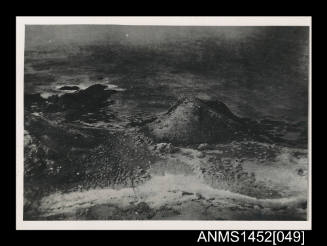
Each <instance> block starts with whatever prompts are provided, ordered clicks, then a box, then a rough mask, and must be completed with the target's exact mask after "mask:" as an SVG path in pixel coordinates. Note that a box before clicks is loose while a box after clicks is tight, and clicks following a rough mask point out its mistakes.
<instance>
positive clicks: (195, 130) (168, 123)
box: [147, 97, 249, 144]
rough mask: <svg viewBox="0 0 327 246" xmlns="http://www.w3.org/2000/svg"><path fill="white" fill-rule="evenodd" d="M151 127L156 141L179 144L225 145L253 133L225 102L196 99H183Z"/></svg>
mask: <svg viewBox="0 0 327 246" xmlns="http://www.w3.org/2000/svg"><path fill="white" fill-rule="evenodd" d="M147 127H148V131H149V134H150V135H151V136H152V137H153V138H154V139H155V140H157V141H166V142H172V143H177V144H195V143H203V142H207V143H219V142H225V141H229V140H233V139H236V138H240V137H243V136H245V135H246V133H247V132H248V131H249V129H248V127H247V124H246V123H245V122H244V121H243V120H242V119H241V118H239V117H238V116H236V115H234V114H233V113H232V112H231V111H230V110H229V109H228V107H227V106H226V105H225V104H224V103H222V102H220V101H218V100H214V101H209V100H202V99H199V98H196V97H192V98H181V99H180V100H178V101H177V103H176V104H175V105H173V106H172V107H171V108H170V109H169V110H168V111H167V112H166V113H165V114H163V115H161V116H159V117H158V118H157V119H156V120H155V121H153V122H151V123H149V124H148V125H147Z"/></svg>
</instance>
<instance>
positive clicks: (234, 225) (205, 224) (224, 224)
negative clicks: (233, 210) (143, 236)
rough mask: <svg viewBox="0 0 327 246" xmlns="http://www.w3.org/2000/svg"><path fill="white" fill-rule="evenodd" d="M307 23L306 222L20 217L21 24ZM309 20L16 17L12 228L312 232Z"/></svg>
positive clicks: (254, 24) (306, 17)
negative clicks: (14, 190)
mask: <svg viewBox="0 0 327 246" xmlns="http://www.w3.org/2000/svg"><path fill="white" fill-rule="evenodd" d="M83 24H94V25H164V26H309V28H310V31H309V35H310V37H309V40H310V42H309V45H310V47H309V53H310V54H309V106H308V110H309V111H308V116H309V119H308V123H309V128H308V129H309V131H308V135H309V138H308V139H309V144H308V160H309V167H308V206H307V208H308V213H307V215H308V218H307V220H306V221H195V220H192V221H190V220H183V221H175V220H174V221H172V220H171V221H166V220H165V221H160V220H156V221H151V220H145V221H135V220H129V221H128V220H124V221H120V220H115V221H24V220H23V204H24V203H23V189H24V186H23V184H24V182H23V179H24V171H23V170H24V45H25V44H24V40H25V25H83ZM311 33H312V18H311V17H310V16H304V17H237V16H235V17H16V229H17V230H311V229H312V149H311V148H312V144H311V139H312V136H311V120H312V112H311V105H312V98H311V97H312V96H311V90H312V81H311V79H312V76H311V71H312V67H311V64H312V60H311V59H312V55H311V50H312V35H311Z"/></svg>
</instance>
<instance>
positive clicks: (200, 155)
mask: <svg viewBox="0 0 327 246" xmlns="http://www.w3.org/2000/svg"><path fill="white" fill-rule="evenodd" d="M196 157H198V158H203V157H205V154H204V153H203V152H201V151H200V152H199V153H198V154H197V155H196Z"/></svg>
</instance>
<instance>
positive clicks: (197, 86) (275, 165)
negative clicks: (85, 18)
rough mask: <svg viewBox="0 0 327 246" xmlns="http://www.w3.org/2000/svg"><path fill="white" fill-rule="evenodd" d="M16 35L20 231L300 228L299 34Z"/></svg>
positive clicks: (136, 30)
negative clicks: (115, 226)
mask: <svg viewBox="0 0 327 246" xmlns="http://www.w3.org/2000/svg"><path fill="white" fill-rule="evenodd" d="M67 30H68V31H67ZM68 34H69V35H68ZM126 34H129V35H126ZM25 37H26V42H25V60H24V220H148V219H151V220H306V218H307V192H308V173H309V171H308V105H307V100H308V76H307V75H308V42H309V40H308V30H307V29H306V28H303V27H219V28H218V27H155V28H154V27H149V26H148V27H147V26H143V27H141V26H133V27H131V26H118V25H117V26H106V25H102V26H92V27H89V26H69V27H67V26H43V27H40V26H26V35H25Z"/></svg>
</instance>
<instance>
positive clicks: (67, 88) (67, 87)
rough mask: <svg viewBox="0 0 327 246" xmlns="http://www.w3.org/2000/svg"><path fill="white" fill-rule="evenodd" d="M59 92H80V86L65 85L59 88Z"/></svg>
mask: <svg viewBox="0 0 327 246" xmlns="http://www.w3.org/2000/svg"><path fill="white" fill-rule="evenodd" d="M59 90H63V91H77V90H79V87H78V86H69V85H65V86H62V87H60V88H59Z"/></svg>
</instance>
